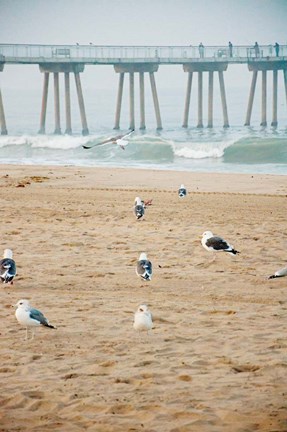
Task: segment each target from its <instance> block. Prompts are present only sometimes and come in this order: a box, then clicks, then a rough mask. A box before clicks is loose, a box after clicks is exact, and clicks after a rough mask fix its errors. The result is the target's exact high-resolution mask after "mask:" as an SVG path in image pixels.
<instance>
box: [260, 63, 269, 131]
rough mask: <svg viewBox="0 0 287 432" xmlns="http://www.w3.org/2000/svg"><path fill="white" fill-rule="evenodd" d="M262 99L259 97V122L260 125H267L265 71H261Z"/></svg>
mask: <svg viewBox="0 0 287 432" xmlns="http://www.w3.org/2000/svg"><path fill="white" fill-rule="evenodd" d="M261 97H262V99H261V123H260V126H267V71H266V70H263V71H262V96H261Z"/></svg>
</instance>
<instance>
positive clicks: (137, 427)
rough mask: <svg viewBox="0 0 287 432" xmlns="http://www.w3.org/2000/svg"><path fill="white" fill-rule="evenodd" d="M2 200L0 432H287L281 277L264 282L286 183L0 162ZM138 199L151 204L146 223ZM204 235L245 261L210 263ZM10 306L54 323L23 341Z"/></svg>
mask: <svg viewBox="0 0 287 432" xmlns="http://www.w3.org/2000/svg"><path fill="white" fill-rule="evenodd" d="M181 183H184V184H185V186H186V187H187V189H188V192H189V193H188V196H187V197H186V198H185V199H179V198H178V196H177V188H178V187H179V186H180V184H181ZM0 193H1V222H2V224H1V248H2V249H3V250H4V249H5V248H6V247H10V248H12V249H13V251H14V258H15V261H16V263H17V266H18V275H17V277H16V279H15V283H14V285H12V286H10V285H1V306H0V318H1V323H2V325H1V365H0V386H1V392H0V431H21V432H22V431H27V432H28V431H29V432H36V431H37V432H38V431H39V432H40V431H41V432H46V431H53V432H55V431H69V432H77V431H101V432H108V431H109V432H110V431H116V432H118V431H120V432H121V431H123V432H127V431H149V432H152V431H154V432H171V431H173V432H186V431H192V432H205V431H211V432H221V431H222V432H239V431H240V432H248V431H260V432H265V431H268V432H271V431H273V432H275V431H286V430H287V420H286V419H287V401H286V393H287V386H286V384H287V378H286V377H287V363H286V360H287V340H286V329H287V322H286V312H287V300H286V290H287V278H280V279H275V280H268V279H267V276H268V275H269V274H271V273H273V272H274V271H275V270H277V269H278V268H280V267H281V266H284V265H286V259H287V252H286V250H287V234H286V210H287V205H286V203H287V198H286V196H287V177H284V176H267V175H254V176H251V175H225V174H221V175H220V174H192V173H185V172H182V173H179V172H160V171H145V170H121V169H117V170H115V169H98V168H90V169H88V168H75V167H57V168H55V167H28V166H26V167H23V166H1V174H0ZM135 196H140V197H141V198H142V199H145V200H146V199H153V204H152V205H151V206H150V207H149V208H148V209H147V212H146V217H145V220H140V221H137V220H136V219H135V217H134V215H133V211H132V208H133V202H134V198H135ZM207 229H209V230H212V231H213V232H214V233H215V234H219V235H221V236H223V237H224V238H226V240H228V241H229V242H230V243H231V244H233V246H234V247H236V249H238V250H240V251H241V254H240V255H238V256H236V257H232V256H229V255H226V254H224V253H221V254H217V256H216V260H215V261H214V262H211V260H212V254H211V253H209V252H207V251H205V250H204V249H203V248H202V246H201V243H200V236H201V234H202V233H203V231H205V230H207ZM140 252H147V253H148V257H149V258H150V260H151V261H152V262H153V266H154V277H153V280H152V281H151V282H150V283H148V282H147V283H143V282H141V281H140V280H139V278H138V277H137V275H136V273H135V266H136V261H137V259H138V256H139V254H140ZM21 298H28V299H29V300H30V301H31V303H32V305H33V306H35V307H37V308H39V309H40V310H41V311H42V312H43V313H44V314H45V315H46V316H47V318H48V319H49V320H50V322H51V323H52V324H54V325H56V326H57V330H52V329H48V328H41V329H38V330H37V333H36V336H35V339H34V340H29V341H25V340H24V336H25V329H24V328H22V327H20V325H19V324H18V323H17V321H16V318H15V315H14V310H13V308H11V305H12V304H15V303H16V302H17V301H18V300H19V299H21ZM142 302H146V303H148V305H149V307H150V309H151V311H152V313H153V317H154V329H153V330H152V334H150V335H149V336H146V335H142V336H141V337H140V336H139V335H137V334H136V333H135V331H134V330H133V327H132V323H133V314H134V312H135V310H136V309H137V306H138V305H139V304H140V303H142Z"/></svg>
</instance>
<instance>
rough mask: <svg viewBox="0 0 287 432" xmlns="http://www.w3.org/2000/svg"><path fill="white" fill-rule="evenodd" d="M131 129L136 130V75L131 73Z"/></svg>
mask: <svg viewBox="0 0 287 432" xmlns="http://www.w3.org/2000/svg"><path fill="white" fill-rule="evenodd" d="M129 75H130V125H129V128H130V129H134V128H135V77H134V73H133V72H130V73H129Z"/></svg>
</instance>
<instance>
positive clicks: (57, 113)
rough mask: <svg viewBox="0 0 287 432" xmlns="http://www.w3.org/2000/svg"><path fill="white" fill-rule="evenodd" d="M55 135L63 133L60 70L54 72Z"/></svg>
mask: <svg viewBox="0 0 287 432" xmlns="http://www.w3.org/2000/svg"><path fill="white" fill-rule="evenodd" d="M54 110H55V131H54V134H55V135H60V134H61V124H60V123H61V120H60V89H59V72H54Z"/></svg>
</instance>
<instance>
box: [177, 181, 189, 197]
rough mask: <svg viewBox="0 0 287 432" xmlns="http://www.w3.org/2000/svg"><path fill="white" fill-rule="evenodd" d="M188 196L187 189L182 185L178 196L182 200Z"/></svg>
mask: <svg viewBox="0 0 287 432" xmlns="http://www.w3.org/2000/svg"><path fill="white" fill-rule="evenodd" d="M186 194H187V191H186V188H185V187H184V185H183V184H182V185H181V186H180V188H179V189H178V196H179V197H180V198H183V197H185V196H186Z"/></svg>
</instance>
